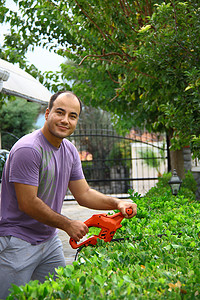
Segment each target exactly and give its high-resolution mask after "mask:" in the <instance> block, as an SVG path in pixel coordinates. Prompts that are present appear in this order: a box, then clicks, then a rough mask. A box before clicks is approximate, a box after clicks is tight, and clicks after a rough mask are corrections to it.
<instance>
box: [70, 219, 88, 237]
mask: <svg viewBox="0 0 200 300" xmlns="http://www.w3.org/2000/svg"><path fill="white" fill-rule="evenodd" d="M65 231H66V232H67V234H68V235H69V236H70V237H71V238H72V239H74V240H75V241H76V242H79V241H80V240H81V239H82V238H83V237H84V236H85V235H86V234H87V233H88V232H89V229H88V227H87V225H85V223H83V222H81V221H77V220H70V222H69V223H68V226H67V228H66V229H65Z"/></svg>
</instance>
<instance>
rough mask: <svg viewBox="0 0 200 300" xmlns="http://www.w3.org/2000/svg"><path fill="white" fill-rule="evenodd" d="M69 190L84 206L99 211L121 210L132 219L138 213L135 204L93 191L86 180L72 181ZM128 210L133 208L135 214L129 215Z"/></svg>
mask: <svg viewBox="0 0 200 300" xmlns="http://www.w3.org/2000/svg"><path fill="white" fill-rule="evenodd" d="M69 189H70V191H71V192H72V194H73V196H74V197H75V199H76V200H77V201H78V203H79V204H80V205H82V206H85V207H88V208H91V209H97V210H109V209H111V210H114V209H119V210H120V211H121V212H122V214H123V215H124V217H126V218H132V217H133V216H135V215H136V213H137V205H136V204H135V203H132V202H128V201H123V200H119V199H117V198H114V197H110V196H107V195H104V194H102V193H100V192H98V191H96V190H93V189H91V188H90V187H89V185H88V184H87V181H86V180H85V179H81V180H76V181H70V183H69ZM126 208H132V209H133V214H132V215H128V214H127V213H126Z"/></svg>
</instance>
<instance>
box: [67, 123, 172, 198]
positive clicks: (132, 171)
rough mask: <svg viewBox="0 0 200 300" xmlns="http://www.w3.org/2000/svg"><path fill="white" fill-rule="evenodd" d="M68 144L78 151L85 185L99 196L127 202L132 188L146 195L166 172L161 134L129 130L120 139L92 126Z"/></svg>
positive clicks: (110, 129)
mask: <svg viewBox="0 0 200 300" xmlns="http://www.w3.org/2000/svg"><path fill="white" fill-rule="evenodd" d="M69 140H70V141H71V142H72V143H73V144H75V146H76V147H77V149H78V151H79V154H80V158H81V161H82V166H83V170H84V174H85V177H86V180H87V182H88V183H89V185H90V186H91V187H92V188H94V189H96V190H98V191H100V192H102V193H106V194H111V195H116V196H117V197H119V198H126V197H127V192H128V189H130V188H132V189H134V191H135V192H138V193H140V194H145V193H146V192H147V191H148V190H149V189H150V188H151V187H152V186H154V185H155V183H156V182H157V180H158V177H159V176H160V175H162V174H163V173H164V172H167V171H168V170H167V168H168V158H167V145H166V138H165V135H163V134H150V133H148V132H146V131H140V130H131V131H130V133H129V134H128V135H126V136H125V137H123V136H119V135H118V134H116V132H115V131H114V129H112V128H111V127H107V128H105V127H101V126H99V125H98V126H95V125H94V126H90V127H83V126H80V127H79V128H78V129H77V130H76V131H75V133H74V134H73V135H72V136H70V137H69ZM67 198H70V194H69V195H68V196H67Z"/></svg>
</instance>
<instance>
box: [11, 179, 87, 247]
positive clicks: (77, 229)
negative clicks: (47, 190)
mask: <svg viewBox="0 0 200 300" xmlns="http://www.w3.org/2000/svg"><path fill="white" fill-rule="evenodd" d="M14 185H15V191H16V195H17V201H18V206H19V209H20V210H21V211H23V212H24V213H25V214H27V215H29V216H30V217H32V218H33V219H36V220H37V221H39V222H41V223H44V224H46V225H49V226H51V227H55V228H59V229H62V230H64V231H65V232H66V233H67V234H68V235H69V236H70V237H72V238H73V239H75V241H77V242H78V241H79V240H80V239H81V238H82V237H83V236H84V235H85V234H86V233H87V232H88V227H87V226H86V225H85V224H84V223H83V222H81V221H77V220H70V219H69V218H67V217H65V216H63V215H61V214H59V213H57V212H55V211H54V210H52V209H51V208H50V207H49V206H48V205H46V204H45V203H44V202H43V201H42V200H41V199H40V198H38V197H37V191H38V188H37V187H35V186H31V185H27V184H21V183H15V184H14Z"/></svg>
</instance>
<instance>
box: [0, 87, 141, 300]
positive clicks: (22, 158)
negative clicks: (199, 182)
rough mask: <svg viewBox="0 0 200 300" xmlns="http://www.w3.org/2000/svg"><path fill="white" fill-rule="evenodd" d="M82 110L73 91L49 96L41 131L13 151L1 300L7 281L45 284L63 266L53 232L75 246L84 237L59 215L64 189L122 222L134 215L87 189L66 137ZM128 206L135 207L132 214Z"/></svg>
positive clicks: (7, 176)
mask: <svg viewBox="0 0 200 300" xmlns="http://www.w3.org/2000/svg"><path fill="white" fill-rule="evenodd" d="M81 108H82V105H81V101H80V100H79V98H78V97H77V96H76V95H74V94H73V93H72V92H68V91H66V92H59V93H57V94H55V95H53V96H52V97H51V99H50V102H49V106H48V108H47V110H46V113H45V124H44V126H43V128H42V129H41V130H36V131H34V132H33V133H31V134H28V135H26V136H24V137H22V138H21V139H20V140H19V141H18V142H17V143H16V144H15V145H14V146H13V148H12V149H11V152H10V155H9V157H8V159H7V161H6V164H5V167H4V171H3V177H2V192H1V193H2V194H1V206H0V286H1V287H0V298H3V299H4V298H5V297H6V296H7V295H8V294H9V292H8V289H9V288H10V285H11V283H14V284H16V285H24V284H25V283H26V282H29V281H30V280H35V279H38V280H39V281H40V282H43V281H44V280H45V276H47V275H48V274H49V273H53V272H54V271H55V268H57V267H58V266H65V260H64V255H63V251H62V244H61V241H60V240H59V239H58V237H57V231H56V228H59V229H62V230H64V231H65V232H66V233H67V234H68V235H69V236H70V237H71V238H73V239H74V240H75V241H76V242H78V241H79V240H80V239H81V238H83V236H85V235H86V234H87V233H88V227H87V226H86V225H85V224H84V223H83V222H81V221H79V220H71V219H69V218H68V217H65V216H63V215H61V208H62V204H63V200H64V197H65V195H66V191H67V188H69V189H70V191H71V192H72V194H73V196H74V197H75V199H76V200H77V202H78V203H79V204H80V205H82V206H85V207H88V208H91V209H97V210H102V209H104V210H109V209H111V210H113V209H119V210H120V211H121V212H122V214H123V215H124V216H125V217H126V218H131V217H133V216H134V215H136V204H134V203H130V202H125V201H120V200H119V199H117V198H114V197H109V196H106V195H104V194H102V193H99V192H97V191H95V190H93V189H91V188H90V187H89V186H88V184H87V182H86V180H85V178H84V175H83V172H82V167H81V162H80V158H79V154H78V152H77V150H76V148H75V147H74V146H73V145H72V144H71V143H70V142H69V141H68V140H67V139H65V138H66V137H67V136H69V135H71V134H72V133H73V132H74V130H75V128H76V125H77V122H78V118H79V115H80V113H81ZM126 208H132V209H133V213H132V215H130V216H128V215H127V214H126Z"/></svg>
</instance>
